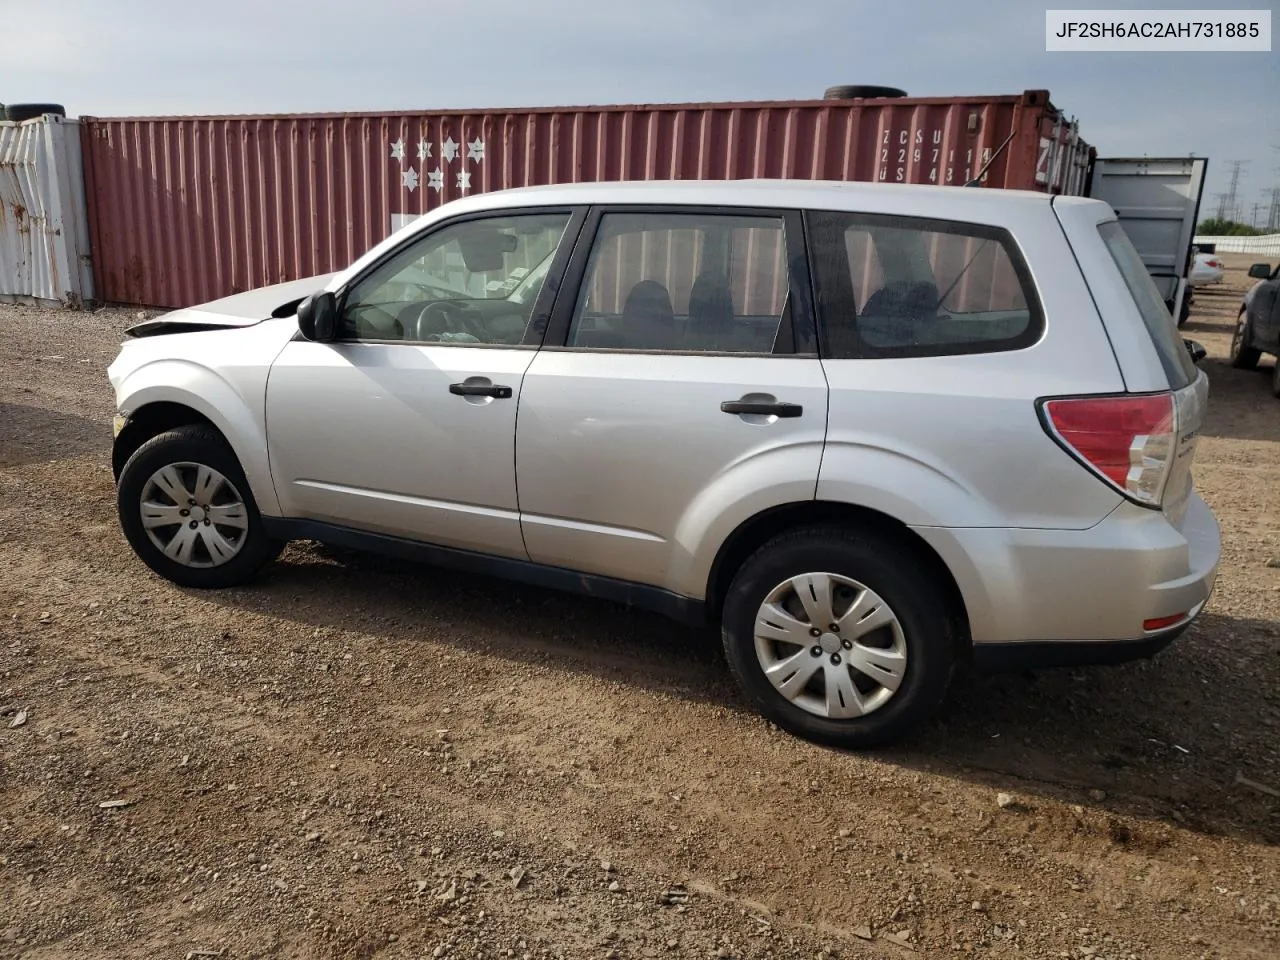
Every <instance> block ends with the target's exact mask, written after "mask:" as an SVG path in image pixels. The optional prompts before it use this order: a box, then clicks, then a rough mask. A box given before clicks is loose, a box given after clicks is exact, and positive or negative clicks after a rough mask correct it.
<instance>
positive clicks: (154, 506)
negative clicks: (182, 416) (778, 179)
mask: <svg viewBox="0 0 1280 960" xmlns="http://www.w3.org/2000/svg"><path fill="white" fill-rule="evenodd" d="M116 506H117V509H118V511H119V514H120V526H121V528H122V529H123V530H124V535H125V537H126V538H127V539H128V541H129V544H130V545H131V546H132V547H133V549H134V552H135V553H137V555H138V556H139V557H140V558H141V559H142V562H143V563H145V564H146V565H147V566H148V567H150V568H151V569H152V570H154V571H155V572H156V573H158V574H160V575H161V576H162V577H165V578H166V579H168V580H172V581H173V582H174V583H177V584H180V585H182V586H184V587H229V586H234V585H236V584H240V583H244V582H245V581H247V580H249V579H250V578H252V577H253V575H254V574H255V573H257V572H258V570H259V569H260V568H261V567H262V566H263V565H264V564H266V563H268V562H270V561H271V560H274V559H275V558H276V557H277V556H278V555H279V554H280V550H281V548H282V547H283V544H281V543H280V542H279V541H277V540H272V539H271V538H270V537H268V536H267V534H266V531H265V530H264V529H263V525H262V517H261V515H260V514H259V513H258V505H257V503H256V502H255V501H254V499H253V493H252V491H251V490H250V489H249V482H248V480H246V479H245V476H244V471H243V470H242V469H241V468H240V463H239V461H237V460H236V457H235V454H234V453H232V451H231V449H230V448H229V447H228V446H227V444H226V441H224V440H223V439H222V437H221V436H219V435H218V434H217V433H215V432H214V431H213V430H210V429H209V428H207V427H199V426H187V427H178V428H177V429H174V430H169V431H166V432H165V433H162V434H159V435H158V436H155V437H152V438H151V439H150V440H148V441H147V442H146V443H144V444H143V445H142V446H141V447H139V448H138V449H137V450H136V451H135V452H134V454H133V456H131V457H130V458H129V461H128V462H127V463H126V464H125V466H124V469H123V470H121V471H120V482H119V486H118V488H117V491H116Z"/></svg>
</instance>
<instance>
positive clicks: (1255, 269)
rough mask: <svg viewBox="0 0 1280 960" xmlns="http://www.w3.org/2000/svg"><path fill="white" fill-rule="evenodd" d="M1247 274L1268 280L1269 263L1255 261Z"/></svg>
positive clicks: (1269, 273)
mask: <svg viewBox="0 0 1280 960" xmlns="http://www.w3.org/2000/svg"><path fill="white" fill-rule="evenodd" d="M1249 276H1250V277H1251V278H1253V279H1254V280H1270V279H1271V264H1269V263H1255V264H1254V265H1253V266H1251V267H1250V268H1249Z"/></svg>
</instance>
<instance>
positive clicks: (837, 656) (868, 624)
mask: <svg viewBox="0 0 1280 960" xmlns="http://www.w3.org/2000/svg"><path fill="white" fill-rule="evenodd" d="M755 648H756V658H757V659H758V660H759V662H760V667H761V669H762V670H763V671H764V675H765V676H766V677H768V678H769V682H770V683H772V684H773V687H774V689H775V690H777V691H778V693H780V694H782V696H784V697H786V698H787V699H788V700H789V701H791V702H792V703H794V704H795V705H796V706H797V707H799V708H800V709H802V710H805V711H807V712H809V713H812V714H814V715H816V716H819V717H825V718H827V719H831V720H847V719H851V718H853V717H860V716H865V715H866V714H868V713H872V712H874V711H876V710H879V709H880V708H881V707H883V706H884V705H885V704H886V703H888V702H889V700H890V699H891V698H892V697H893V695H894V694H895V693H896V692H897V690H898V688H899V687H900V686H901V685H902V680H903V677H904V676H905V674H906V669H907V641H906V637H905V635H904V634H903V632H902V624H901V623H899V622H898V617H897V615H896V614H894V612H893V610H891V609H890V608H889V605H888V604H887V603H885V602H884V600H883V599H882V598H881V597H880V596H879V595H878V594H877V593H876V592H875V591H874V590H872V589H871V588H869V587H867V586H866V585H864V584H861V583H859V582H858V581H857V580H852V579H850V578H849V577H842V576H840V575H838V574H834V573H805V574H801V575H800V576H798V577H792V578H791V579H789V580H784V581H783V582H782V583H780V584H778V585H777V586H776V587H774V588H773V589H772V590H771V591H769V595H768V596H767V597H766V598H765V600H764V603H762V604H761V605H760V609H759V611H758V612H757V613H756V624H755Z"/></svg>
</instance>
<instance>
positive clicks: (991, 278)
mask: <svg viewBox="0 0 1280 960" xmlns="http://www.w3.org/2000/svg"><path fill="white" fill-rule="evenodd" d="M806 216H807V220H808V228H809V241H810V251H811V257H812V260H813V268H814V276H815V282H816V283H817V287H818V296H819V303H820V306H821V318H822V328H823V329H822V335H823V348H824V356H827V357H830V358H832V359H850V358H863V357H929V356H946V355H949V354H966V353H994V352H997V351H1002V350H1017V349H1021V348H1022V347H1027V346H1030V345H1031V344H1033V343H1035V342H1036V340H1038V339H1039V337H1040V334H1041V332H1042V331H1043V329H1044V318H1043V313H1042V311H1041V308H1040V301H1039V299H1038V298H1037V296H1036V292H1035V285H1034V284H1033V282H1032V280H1031V276H1030V274H1029V272H1028V271H1027V269H1026V265H1025V263H1024V262H1023V260H1022V256H1021V254H1020V253H1019V251H1018V249H1017V246H1016V244H1014V242H1013V239H1012V237H1011V236H1010V235H1009V233H1008V232H1007V231H1005V230H1001V229H999V228H995V227H988V226H983V225H980V224H971V223H957V222H952V221H941V220H929V219H922V218H915V217H894V216H884V215H878V214H876V215H873V214H860V213H843V212H828V211H814V212H810V213H808V214H807V215H806Z"/></svg>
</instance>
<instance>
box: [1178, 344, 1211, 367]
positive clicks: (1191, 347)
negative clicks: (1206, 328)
mask: <svg viewBox="0 0 1280 960" xmlns="http://www.w3.org/2000/svg"><path fill="white" fill-rule="evenodd" d="M1182 345H1183V346H1185V347H1186V348H1187V353H1189V354H1191V362H1192V363H1199V362H1200V361H1201V360H1203V359H1204V358H1205V357H1206V356H1208V355H1209V352H1208V351H1207V350H1205V348H1204V345H1203V344H1201V343H1200V341H1199V340H1183V341H1182Z"/></svg>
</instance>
